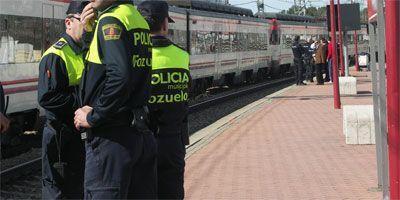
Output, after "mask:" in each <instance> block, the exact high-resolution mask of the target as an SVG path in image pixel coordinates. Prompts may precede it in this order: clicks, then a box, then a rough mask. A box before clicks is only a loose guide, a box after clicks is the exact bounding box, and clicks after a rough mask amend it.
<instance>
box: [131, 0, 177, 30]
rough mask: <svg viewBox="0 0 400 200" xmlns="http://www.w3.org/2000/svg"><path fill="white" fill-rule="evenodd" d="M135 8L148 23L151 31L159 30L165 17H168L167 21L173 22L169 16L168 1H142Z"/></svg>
mask: <svg viewBox="0 0 400 200" xmlns="http://www.w3.org/2000/svg"><path fill="white" fill-rule="evenodd" d="M137 8H138V11H139V12H140V14H142V16H143V17H144V18H145V19H146V21H147V23H148V24H149V27H150V31H151V32H157V31H160V30H161V27H162V24H163V23H164V21H165V19H168V22H169V23H174V20H172V19H171V17H169V14H168V3H167V2H165V1H162V0H152V1H149V0H148V1H143V2H142V3H140V4H139V5H138V7H137Z"/></svg>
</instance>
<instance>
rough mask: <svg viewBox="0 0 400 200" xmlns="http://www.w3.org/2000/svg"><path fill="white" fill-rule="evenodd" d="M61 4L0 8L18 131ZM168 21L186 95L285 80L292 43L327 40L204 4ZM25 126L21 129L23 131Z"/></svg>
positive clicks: (30, 108) (31, 110)
mask: <svg viewBox="0 0 400 200" xmlns="http://www.w3.org/2000/svg"><path fill="white" fill-rule="evenodd" d="M68 2H69V0H34V1H26V0H2V1H0V22H1V29H0V38H1V46H0V81H1V83H2V84H3V85H4V88H5V93H6V96H7V97H8V98H9V107H8V111H7V113H8V114H9V115H10V116H12V117H16V118H18V119H19V121H21V123H22V122H23V123H26V122H29V121H31V122H32V123H30V124H31V125H32V126H33V124H35V123H34V122H35V119H36V117H33V116H36V115H37V113H38V110H39V106H38V105H37V78H38V65H39V63H38V62H39V61H40V58H41V55H42V53H43V52H44V51H45V50H46V49H47V48H48V47H49V46H50V45H52V44H53V43H54V42H55V41H56V40H57V39H58V37H59V35H60V33H62V32H63V31H64V17H65V11H66V9H67V6H68ZM172 2H175V1H172ZM170 16H171V17H172V18H173V19H174V20H175V22H176V23H174V24H171V26H170V32H169V38H170V39H171V40H172V41H173V42H175V43H176V44H178V45H179V46H181V47H182V48H184V49H186V50H187V51H188V52H189V53H190V55H191V56H190V70H191V76H192V80H193V84H192V92H194V93H201V92H204V91H205V89H206V88H208V87H211V86H213V85H232V84H234V83H237V82H244V81H246V82H247V81H252V80H254V79H265V78H268V77H271V76H280V75H282V74H285V73H289V72H290V66H291V65H292V62H293V55H292V52H291V43H292V40H293V38H294V36H295V35H301V39H303V40H307V39H309V38H313V39H317V38H319V37H321V36H325V37H326V36H327V34H328V33H327V31H326V28H325V25H324V23H323V22H319V21H315V20H314V19H313V18H309V17H298V16H290V15H282V14H276V15H275V16H272V17H271V16H270V17H268V16H258V17H255V16H253V14H252V12H251V11H250V10H248V9H242V8H237V7H233V6H227V5H219V4H213V3H207V2H197V1H191V4H190V5H186V7H185V6H183V7H182V6H171V9H170ZM273 29H274V30H273ZM360 34H364V33H363V32H360ZM32 126H26V125H24V130H29V129H32V128H33V127H32Z"/></svg>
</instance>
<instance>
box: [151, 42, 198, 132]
mask: <svg viewBox="0 0 400 200" xmlns="http://www.w3.org/2000/svg"><path fill="white" fill-rule="evenodd" d="M152 41H153V66H152V79H151V84H152V87H151V96H150V99H149V103H150V110H151V113H152V114H151V120H150V121H153V122H154V121H155V122H156V123H157V125H158V127H157V128H158V129H159V131H158V132H159V133H162V134H177V133H178V134H180V133H181V130H182V129H184V128H186V127H181V126H185V125H184V121H185V120H187V119H186V118H187V114H188V109H187V103H188V102H187V101H188V96H189V94H188V93H189V83H190V74H189V54H188V53H187V52H186V51H184V50H182V49H181V48H180V47H178V46H176V45H175V44H173V43H172V42H171V41H170V40H168V39H167V38H165V37H163V36H154V37H153V40H152ZM184 134H186V133H184Z"/></svg>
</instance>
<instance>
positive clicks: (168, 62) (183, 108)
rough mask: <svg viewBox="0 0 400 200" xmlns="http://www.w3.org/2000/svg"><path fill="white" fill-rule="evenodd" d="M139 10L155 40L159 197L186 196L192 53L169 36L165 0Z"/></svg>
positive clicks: (152, 103)
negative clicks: (185, 169) (168, 37)
mask: <svg viewBox="0 0 400 200" xmlns="http://www.w3.org/2000/svg"><path fill="white" fill-rule="evenodd" d="M138 10H139V11H140V12H141V13H142V15H143V16H144V17H145V19H146V20H147V22H148V23H149V26H150V30H151V34H152V43H153V66H152V69H153V70H152V82H151V83H152V88H151V96H150V100H149V103H150V105H149V107H150V113H151V114H150V121H151V124H152V130H154V131H155V132H156V138H157V144H158V156H157V176H158V198H159V199H183V198H184V188H183V175H184V168H185V153H186V149H185V145H187V144H188V143H189V140H188V129H187V127H188V122H187V116H188V89H189V81H190V74H189V54H188V53H187V52H186V51H185V50H183V49H181V48H180V47H178V46H177V45H175V44H174V43H172V42H171V41H170V40H169V39H167V38H166V36H167V35H168V23H173V22H174V21H173V20H172V19H171V18H170V17H169V15H168V4H167V3H166V2H165V1H144V2H142V3H141V4H139V5H138Z"/></svg>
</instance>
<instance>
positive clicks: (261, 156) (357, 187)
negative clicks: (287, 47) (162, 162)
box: [185, 72, 382, 199]
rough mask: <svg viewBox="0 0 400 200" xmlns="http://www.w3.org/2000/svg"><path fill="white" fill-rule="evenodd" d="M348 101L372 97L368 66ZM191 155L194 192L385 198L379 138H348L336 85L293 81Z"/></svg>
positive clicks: (190, 189)
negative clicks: (368, 141) (362, 141)
mask: <svg viewBox="0 0 400 200" xmlns="http://www.w3.org/2000/svg"><path fill="white" fill-rule="evenodd" d="M357 76H368V77H357V78H358V80H357V81H358V86H357V87H358V95H357V96H349V97H342V104H343V105H350V104H360V105H365V104H372V96H371V81H370V74H369V73H365V72H364V73H358V74H357ZM225 127H227V128H225V130H223V132H222V133H220V135H218V136H217V137H216V138H215V139H214V140H212V141H211V142H210V143H208V144H207V145H204V146H203V147H202V148H201V149H200V150H198V151H196V152H195V153H193V154H192V155H191V156H190V157H189V158H188V159H187V165H186V166H187V167H186V172H185V189H186V198H187V199H380V198H381V196H382V194H381V192H378V191H376V186H377V177H376V176H377V175H376V160H375V146H374V145H359V146H355V145H346V144H345V138H344V135H343V133H342V131H343V128H342V110H334V109H333V96H332V84H327V85H323V86H317V85H314V84H312V85H308V86H299V87H298V86H294V87H292V88H290V89H289V90H287V91H285V92H284V93H283V94H280V96H276V97H272V101H265V103H263V104H262V105H261V106H260V107H259V108H258V109H257V110H256V111H253V113H251V114H249V115H247V116H245V117H241V118H239V119H238V120H236V121H233V122H232V124H230V125H229V126H225Z"/></svg>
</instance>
